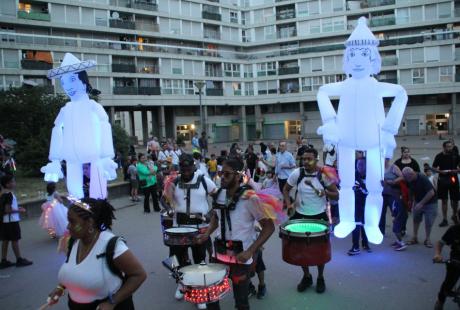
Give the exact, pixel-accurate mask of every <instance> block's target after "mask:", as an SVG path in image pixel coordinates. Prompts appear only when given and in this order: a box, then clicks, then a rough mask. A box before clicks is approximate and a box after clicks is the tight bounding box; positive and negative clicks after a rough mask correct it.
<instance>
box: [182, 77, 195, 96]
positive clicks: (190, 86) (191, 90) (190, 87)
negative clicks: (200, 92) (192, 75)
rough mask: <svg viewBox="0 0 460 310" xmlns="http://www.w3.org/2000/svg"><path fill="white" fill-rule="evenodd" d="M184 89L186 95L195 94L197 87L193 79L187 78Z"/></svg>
mask: <svg viewBox="0 0 460 310" xmlns="http://www.w3.org/2000/svg"><path fill="white" fill-rule="evenodd" d="M184 90H185V94H186V95H194V94H195V88H194V87H193V81H192V80H185V81H184Z"/></svg>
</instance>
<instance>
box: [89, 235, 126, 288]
mask: <svg viewBox="0 0 460 310" xmlns="http://www.w3.org/2000/svg"><path fill="white" fill-rule="evenodd" d="M118 239H120V240H121V241H123V242H125V243H126V241H125V240H124V239H123V237H119V236H113V237H112V238H110V240H109V242H108V243H107V246H106V248H105V252H104V253H101V254H98V255H96V258H101V257H105V260H106V262H107V266H108V267H109V270H110V272H111V273H113V274H114V275H116V276H117V277H119V278H120V279H122V280H123V279H124V275H123V273H122V272H121V271H120V270H119V269H118V268H117V267H115V264H114V262H113V255H114V254H115V246H116V245H117V241H118Z"/></svg>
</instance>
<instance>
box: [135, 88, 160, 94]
mask: <svg viewBox="0 0 460 310" xmlns="http://www.w3.org/2000/svg"><path fill="white" fill-rule="evenodd" d="M138 94H139V95H161V87H159V86H155V87H153V86H152V87H139V89H138Z"/></svg>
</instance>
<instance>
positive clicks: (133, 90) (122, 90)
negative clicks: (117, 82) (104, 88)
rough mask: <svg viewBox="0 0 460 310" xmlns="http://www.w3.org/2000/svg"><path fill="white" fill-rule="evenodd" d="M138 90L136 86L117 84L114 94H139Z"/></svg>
mask: <svg viewBox="0 0 460 310" xmlns="http://www.w3.org/2000/svg"><path fill="white" fill-rule="evenodd" d="M137 93H138V90H137V87H135V86H115V87H114V88H113V94H114V95H137Z"/></svg>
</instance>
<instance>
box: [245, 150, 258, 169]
mask: <svg viewBox="0 0 460 310" xmlns="http://www.w3.org/2000/svg"><path fill="white" fill-rule="evenodd" d="M246 163H247V164H248V168H249V169H255V168H256V165H257V155H256V154H254V153H247V154H246Z"/></svg>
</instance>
